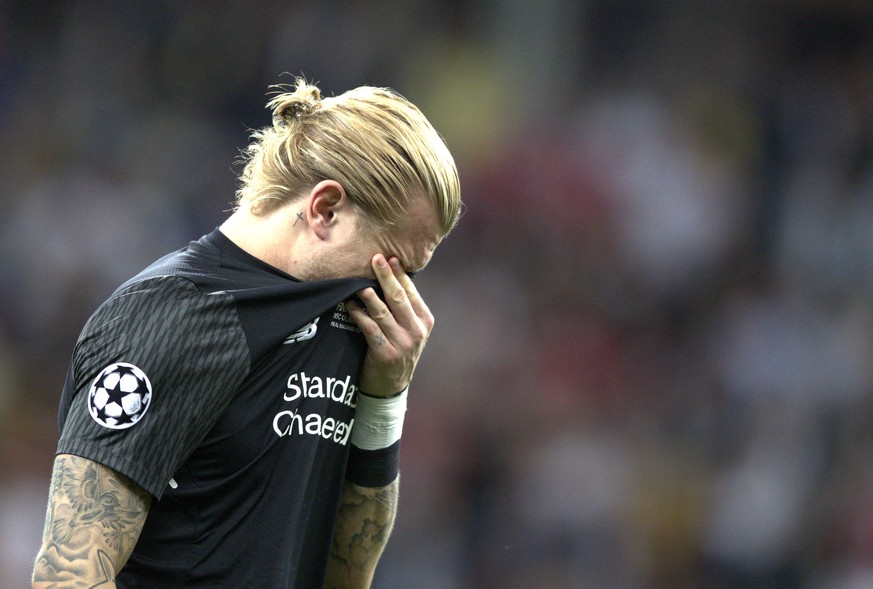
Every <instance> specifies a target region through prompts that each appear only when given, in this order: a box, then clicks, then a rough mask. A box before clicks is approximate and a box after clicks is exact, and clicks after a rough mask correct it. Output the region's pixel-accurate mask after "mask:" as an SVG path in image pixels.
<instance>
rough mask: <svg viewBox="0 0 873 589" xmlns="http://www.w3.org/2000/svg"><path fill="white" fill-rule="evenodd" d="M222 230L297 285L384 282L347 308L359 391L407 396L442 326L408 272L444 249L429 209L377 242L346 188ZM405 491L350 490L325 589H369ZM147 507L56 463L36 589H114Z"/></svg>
mask: <svg viewBox="0 0 873 589" xmlns="http://www.w3.org/2000/svg"><path fill="white" fill-rule="evenodd" d="M220 229H221V231H222V232H223V233H224V234H225V235H226V236H227V237H228V238H229V239H231V240H232V241H234V242H235V243H236V244H237V245H239V246H240V247H241V248H243V249H244V250H246V251H248V252H249V253H250V254H252V255H254V256H256V257H258V258H260V259H261V260H263V261H265V262H267V263H269V264H272V265H273V266H275V267H277V268H280V269H282V270H284V271H286V272H287V273H289V274H291V275H293V276H295V277H297V278H299V279H301V280H316V279H325V278H342V277H366V278H373V279H376V280H378V282H379V284H380V286H381V288H382V291H383V293H384V300H383V299H380V298H379V297H378V296H377V294H376V292H375V291H374V290H373V289H372V288H367V289H364V290H362V291H360V292H359V293H357V294H358V297H359V298H360V300H361V301H362V302H363V303H364V305H365V307H362V306H361V305H358V304H357V303H355V302H354V301H347V303H346V308H347V310H348V312H349V314H350V315H351V317H352V318H353V319H354V320H355V321H356V322H357V324H358V326H359V327H360V328H361V331H362V333H363V334H364V337H365V338H366V340H367V344H368V351H367V355H366V357H365V360H364V363H363V366H362V369H361V375H360V379H359V386H360V388H361V390H363V391H365V392H367V393H368V394H370V395H376V396H380V395H391V394H394V393H396V392H397V391H400V390H402V389H403V388H405V387H406V386H407V385H408V384H409V382H410V380H411V379H412V374H413V372H414V370H415V367H416V365H417V364H418V360H419V358H420V357H421V353H422V351H423V350H424V346H425V344H426V342H427V338H428V336H429V335H430V332H431V331H432V329H433V325H434V319H433V315H432V314H431V312H430V310H429V309H428V307H427V305H426V304H425V302H424V301H423V300H422V298H421V296H420V295H419V293H418V290H417V289H416V288H415V286H414V284H413V283H412V281H411V280H410V279H409V277H408V276H407V274H406V272H407V271H418V270H421V269H422V268H424V266H425V265H427V263H428V261H429V260H430V257H431V256H432V254H433V251H434V249H436V247H437V245H439V243H440V241H441V239H442V235H441V234H440V231H439V226H438V224H437V219H436V214H435V212H434V211H433V210H432V209H431V208H430V206H429V205H428V204H427V202H426V201H425V200H424V199H423V198H422V199H419V200H418V201H417V203H416V204H415V206H413V207H412V209H411V211H410V214H409V221H408V222H407V223H406V224H405V225H404V226H402V227H396V228H392V229H391V230H389V231H375V230H373V228H372V224H371V223H367V219H366V218H365V215H364V213H363V212H362V211H361V210H360V209H359V208H358V207H357V206H355V205H354V204H353V203H352V202H351V201H349V199H348V198H347V196H346V194H345V191H344V190H343V188H342V186H341V185H340V184H339V183H337V182H334V181H332V180H327V181H323V182H320V183H318V184H317V185H316V186H314V187H313V188H312V189H311V190H310V192H309V193H308V194H307V195H305V196H303V197H302V198H301V199H300V200H298V201H295V202H292V203H288V204H286V205H285V206H283V207H280V208H278V209H276V210H274V211H271V212H270V213H269V214H263V215H259V214H255V213H253V212H252V211H251V210H250V209H249V208H248V207H240V209H239V210H238V211H236V212H235V213H234V214H233V215H231V217H229V218H228V219H227V221H226V222H225V223H224V224H222V226H221V228H220ZM398 488H399V480H395V481H394V482H392V483H390V484H389V485H387V486H385V487H379V488H367V487H361V486H359V485H355V484H352V483H349V482H348V481H347V482H346V483H345V485H344V487H343V490H342V495H341V499H340V507H339V511H338V513H337V524H336V529H335V531H334V538H333V542H332V547H331V553H330V560H329V562H328V571H327V576H326V580H325V587H329V588H332V589H333V588H336V589H352V588H356V589H360V588H367V587H369V586H370V583H371V582H372V578H373V573H374V572H375V569H376V565H377V563H378V561H379V558H380V556H381V554H382V551H383V550H384V547H385V545H386V543H387V541H388V537H389V535H390V533H391V529H392V527H393V524H394V519H395V514H396V512H397V497H398ZM151 500H152V498H151V496H150V495H149V494H148V493H146V492H145V491H143V490H142V489H141V488H139V487H138V486H137V485H136V484H135V483H133V482H132V481H131V480H130V479H128V478H127V477H124V476H123V475H120V474H118V473H116V472H115V471H113V470H111V469H109V468H106V467H104V466H102V465H100V464H98V463H95V462H93V461H91V460H87V459H85V458H81V457H78V456H72V455H67V454H61V455H58V456H57V457H56V458H55V462H54V469H53V473H52V482H51V487H50V491H49V504H48V510H47V513H46V523H45V529H44V532H43V539H42V545H41V547H40V551H39V554H38V555H37V559H36V563H35V565H34V573H33V584H32V586H33V587H34V588H35V589H37V588H38V589H47V588H54V589H61V588H92V589H93V588H100V589H108V588H113V587H115V586H116V584H115V577H116V576H117V574H118V573H119V572H120V571H121V570H122V568H123V567H124V565H125V563H126V562H127V560H128V558H129V557H130V554H131V552H132V551H133V548H134V546H135V545H136V541H137V540H138V538H139V534H140V532H141V531H142V527H143V525H144V523H145V520H146V517H147V515H148V510H149V507H150V505H151Z"/></svg>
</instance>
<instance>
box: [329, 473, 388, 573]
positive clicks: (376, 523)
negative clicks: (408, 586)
mask: <svg viewBox="0 0 873 589" xmlns="http://www.w3.org/2000/svg"><path fill="white" fill-rule="evenodd" d="M399 487H400V478H399V477H398V478H397V479H395V480H394V482H393V483H390V484H388V485H387V486H384V487H376V488H370V487H362V486H360V485H356V484H354V483H350V482H348V481H346V482H345V485H344V486H343V490H342V495H341V497H340V507H339V511H338V513H337V522H336V528H335V529H334V533H333V544H332V546H331V551H330V560H329V562H328V567H327V577H326V580H325V585H324V586H325V589H366V588H367V587H369V586H370V583H371V582H372V580H373V573H375V571H376V565H377V564H378V562H379V558H380V557H381V555H382V551H383V550H384V548H385V545H386V544H387V543H388V537H389V535H390V534H391V529H392V527H393V526H394V517H395V515H396V513H397V498H398V491H399Z"/></svg>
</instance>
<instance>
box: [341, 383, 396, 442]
mask: <svg viewBox="0 0 873 589" xmlns="http://www.w3.org/2000/svg"><path fill="white" fill-rule="evenodd" d="M358 393H359V394H358V399H357V403H356V405H355V424H354V426H353V428H352V444H354V445H355V446H357V447H358V448H361V449H362V450H381V449H383V448H387V447H388V446H391V445H392V444H393V443H395V442H397V441H398V440H399V439H400V435H401V433H402V431H403V420H404V417H405V415H406V399H407V396H408V394H409V385H407V386H406V387H404V388H403V390H401V391H400V392H398V393H395V394H393V395H388V396H375V395H370V394H367V393H363V392H362V391H358Z"/></svg>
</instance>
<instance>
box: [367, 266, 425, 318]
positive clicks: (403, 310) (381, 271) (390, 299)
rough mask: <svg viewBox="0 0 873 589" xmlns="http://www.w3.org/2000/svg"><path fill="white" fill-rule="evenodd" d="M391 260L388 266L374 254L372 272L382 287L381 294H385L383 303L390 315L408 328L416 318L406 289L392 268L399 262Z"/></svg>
mask: <svg viewBox="0 0 873 589" xmlns="http://www.w3.org/2000/svg"><path fill="white" fill-rule="evenodd" d="M391 260H392V262H393V265H392V264H389V262H388V260H386V259H385V256H383V255H382V254H376V255H375V256H373V260H372V264H373V271H374V272H375V273H376V279H377V280H378V281H379V284H380V285H381V286H382V292H383V293H384V294H385V303H387V304H388V307H389V308H390V310H391V313H392V314H393V315H394V317H395V319H396V320H397V322H398V323H400V324H401V325H404V326H406V327H409V326H411V325H412V324H413V323H414V322H415V320H416V318H417V317H416V313H415V309H414V308H413V307H412V303H411V301H410V300H409V296H408V294H407V292H406V289H405V288H404V287H403V285H402V284H401V283H400V281H399V280H398V277H397V275H396V273H395V269H394V267H395V266H398V265H399V264H400V262H399V261H398V260H397V258H391ZM407 278H408V277H407Z"/></svg>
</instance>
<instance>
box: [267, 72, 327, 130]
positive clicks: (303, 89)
mask: <svg viewBox="0 0 873 589" xmlns="http://www.w3.org/2000/svg"><path fill="white" fill-rule="evenodd" d="M274 88H275V91H276V92H277V93H278V94H277V95H276V96H275V97H274V98H272V99H271V100H270V101H269V102H268V103H267V108H270V109H272V111H273V125H274V126H275V127H287V126H289V125H292V124H294V123H296V122H298V121H301V120H303V119H304V118H306V117H307V116H309V115H310V114H312V113H313V112H315V111H316V110H318V108H319V107H320V106H321V91H320V90H319V89H318V87H317V86H314V85H312V84H309V83H307V82H306V80H304V79H303V78H297V79H296V80H295V83H294V87H293V89H292V88H291V87H288V86H275V87H274Z"/></svg>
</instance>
